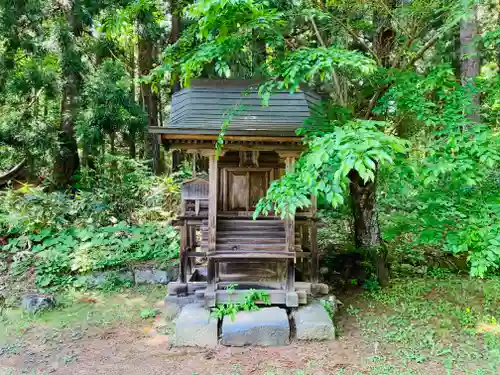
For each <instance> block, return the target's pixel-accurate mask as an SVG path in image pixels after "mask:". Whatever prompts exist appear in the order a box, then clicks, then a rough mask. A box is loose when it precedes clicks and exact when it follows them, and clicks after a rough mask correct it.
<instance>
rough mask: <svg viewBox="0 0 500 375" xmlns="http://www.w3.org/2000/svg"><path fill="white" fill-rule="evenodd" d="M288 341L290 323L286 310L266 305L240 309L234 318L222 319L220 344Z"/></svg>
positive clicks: (237, 344) (286, 342)
mask: <svg viewBox="0 0 500 375" xmlns="http://www.w3.org/2000/svg"><path fill="white" fill-rule="evenodd" d="M289 343H290V323H289V321H288V315H287V313H286V310H284V309H281V308H279V307H266V308H261V309H260V310H257V311H249V312H246V311H242V312H239V313H237V314H236V317H235V320H234V321H233V320H231V317H230V316H225V317H224V319H223V321H222V344H223V345H227V346H245V345H259V346H283V345H288V344H289Z"/></svg>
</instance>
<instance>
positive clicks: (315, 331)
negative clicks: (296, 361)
mask: <svg viewBox="0 0 500 375" xmlns="http://www.w3.org/2000/svg"><path fill="white" fill-rule="evenodd" d="M294 319H295V328H296V335H297V340H333V339H334V338H335V328H334V326H333V323H332V320H331V319H330V316H329V315H328V313H327V312H326V310H325V308H324V307H323V306H322V305H321V304H320V303H313V304H311V305H308V306H302V307H299V309H298V310H297V311H296V312H295V314H294Z"/></svg>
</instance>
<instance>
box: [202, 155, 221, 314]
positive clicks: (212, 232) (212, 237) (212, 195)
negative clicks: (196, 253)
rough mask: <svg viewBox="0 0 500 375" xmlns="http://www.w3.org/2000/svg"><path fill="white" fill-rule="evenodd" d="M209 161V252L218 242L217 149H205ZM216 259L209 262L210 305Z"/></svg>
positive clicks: (212, 304) (208, 285)
mask: <svg viewBox="0 0 500 375" xmlns="http://www.w3.org/2000/svg"><path fill="white" fill-rule="evenodd" d="M203 155H204V156H207V157H208V159H209V162H208V252H209V253H211V252H215V250H216V243H217V193H218V189H217V185H218V180H219V173H218V163H217V156H216V154H215V150H204V153H203ZM209 255H210V254H209ZM215 266H216V265H215V261H214V260H213V259H211V258H210V256H209V258H208V264H207V289H206V291H205V303H206V305H207V306H209V307H213V306H215V303H216V298H215V290H216V272H215Z"/></svg>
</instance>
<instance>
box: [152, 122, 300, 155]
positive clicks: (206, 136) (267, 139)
mask: <svg viewBox="0 0 500 375" xmlns="http://www.w3.org/2000/svg"><path fill="white" fill-rule="evenodd" d="M167 129H168V128H164V127H160V128H158V129H157V128H149V131H150V133H161V134H162V139H174V140H176V139H179V140H184V139H186V140H188V139H192V140H198V141H216V140H217V139H218V138H219V136H218V135H217V134H196V133H194V134H182V133H178V134H175V133H173V134H169V133H167ZM173 130H174V129H169V131H173ZM224 140H225V141H244V142H281V143H283V142H301V138H300V137H276V136H244V135H225V136H224ZM191 149H193V145H191ZM269 150H271V151H272V148H270V149H269Z"/></svg>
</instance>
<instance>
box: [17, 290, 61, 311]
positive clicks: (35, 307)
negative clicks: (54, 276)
mask: <svg viewBox="0 0 500 375" xmlns="http://www.w3.org/2000/svg"><path fill="white" fill-rule="evenodd" d="M21 306H22V308H23V310H24V311H25V312H27V313H32V314H33V313H36V312H38V311H42V310H47V309H51V308H53V307H55V306H56V300H55V298H54V296H52V295H50V294H26V295H24V296H23V299H22V302H21Z"/></svg>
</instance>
